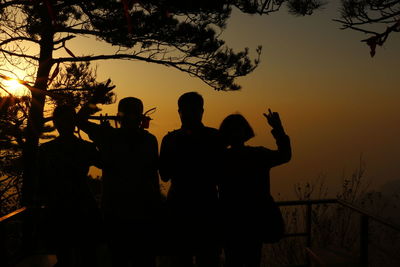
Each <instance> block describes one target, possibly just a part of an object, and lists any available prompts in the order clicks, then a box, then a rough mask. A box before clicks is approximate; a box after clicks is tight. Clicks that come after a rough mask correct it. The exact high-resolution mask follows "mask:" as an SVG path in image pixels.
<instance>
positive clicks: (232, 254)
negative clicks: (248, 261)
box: [224, 242, 243, 267]
mask: <svg viewBox="0 0 400 267" xmlns="http://www.w3.org/2000/svg"><path fill="white" fill-rule="evenodd" d="M224 253H225V265H224V266H225V267H243V251H242V249H241V246H240V245H239V244H236V243H235V242H229V243H227V244H226V245H225V246H224Z"/></svg>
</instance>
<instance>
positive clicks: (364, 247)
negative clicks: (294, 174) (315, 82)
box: [0, 199, 400, 266]
mask: <svg viewBox="0 0 400 267" xmlns="http://www.w3.org/2000/svg"><path fill="white" fill-rule="evenodd" d="M277 204H278V206H280V207H285V206H286V207H287V206H306V218H305V232H300V233H286V234H285V237H299V236H300V237H301V236H303V237H305V238H306V247H311V244H312V207H313V205H321V204H339V205H342V206H344V207H346V208H349V209H351V210H352V211H354V212H357V213H359V214H360V231H359V235H360V241H359V245H360V255H359V263H360V264H361V265H362V266H368V245H369V222H370V220H373V221H376V222H378V223H380V224H382V225H384V226H386V227H389V228H391V229H393V230H395V231H397V232H399V233H400V226H399V225H396V224H393V223H391V222H389V221H387V220H385V219H383V218H381V217H379V216H376V215H373V214H371V213H370V212H368V211H366V210H364V209H362V208H360V207H357V206H355V205H354V204H352V203H349V202H346V201H344V200H340V199H316V200H295V201H277ZM28 210H29V208H27V207H22V208H20V209H18V210H15V211H14V212H11V213H9V214H7V215H5V216H3V217H0V259H6V256H7V255H5V253H6V248H5V244H4V240H5V236H6V232H5V230H6V228H5V223H6V222H7V221H10V220H12V219H15V218H16V217H19V216H21V215H23V214H25V213H26V212H27V211H28Z"/></svg>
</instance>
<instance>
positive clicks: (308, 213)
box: [306, 203, 312, 247]
mask: <svg viewBox="0 0 400 267" xmlns="http://www.w3.org/2000/svg"><path fill="white" fill-rule="evenodd" d="M311 212H312V206H311V204H309V203H308V204H307V211H306V233H307V247H311V234H312V233H311Z"/></svg>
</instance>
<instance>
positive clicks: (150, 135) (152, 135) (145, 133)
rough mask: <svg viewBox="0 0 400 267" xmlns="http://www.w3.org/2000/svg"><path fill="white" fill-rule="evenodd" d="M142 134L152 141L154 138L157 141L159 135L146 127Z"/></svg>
mask: <svg viewBox="0 0 400 267" xmlns="http://www.w3.org/2000/svg"><path fill="white" fill-rule="evenodd" d="M142 134H143V136H144V137H145V138H146V139H149V140H151V141H154V140H155V141H157V137H156V136H155V135H154V134H152V133H150V132H149V131H147V130H145V129H142Z"/></svg>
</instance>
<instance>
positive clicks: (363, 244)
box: [277, 199, 400, 266]
mask: <svg viewBox="0 0 400 267" xmlns="http://www.w3.org/2000/svg"><path fill="white" fill-rule="evenodd" d="M277 204H278V206H280V207H283V206H306V216H305V232H301V233H287V234H285V237H296V236H304V237H305V238H306V247H308V248H310V247H311V244H312V218H311V217H312V206H313V205H321V204H339V205H341V206H344V207H346V208H349V209H351V210H352V211H354V212H357V213H359V214H360V230H359V236H360V239H359V246H360V254H359V264H360V265H361V266H368V246H369V222H370V220H373V221H376V222H378V223H380V224H382V225H384V226H386V227H389V228H391V229H393V230H395V231H397V232H398V233H400V226H399V225H396V224H394V223H391V222H389V221H388V220H385V219H383V218H381V217H379V216H376V215H373V214H371V213H370V212H368V211H366V210H365V209H362V208H360V207H357V206H355V205H354V204H352V203H349V202H347V201H344V200H340V199H315V200H295V201H277ZM308 264H309V262H308Z"/></svg>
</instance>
